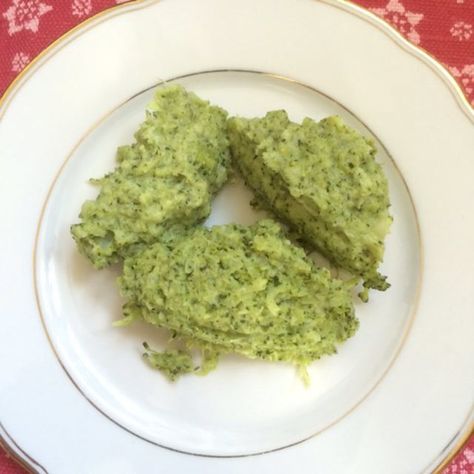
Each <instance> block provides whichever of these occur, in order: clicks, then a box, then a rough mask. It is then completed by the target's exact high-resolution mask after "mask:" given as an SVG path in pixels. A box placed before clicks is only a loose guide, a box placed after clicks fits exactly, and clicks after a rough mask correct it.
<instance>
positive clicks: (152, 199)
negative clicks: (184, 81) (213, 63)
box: [71, 85, 230, 268]
mask: <svg viewBox="0 0 474 474" xmlns="http://www.w3.org/2000/svg"><path fill="white" fill-rule="evenodd" d="M226 116H227V113H226V112H225V111H224V110H222V109H220V108H218V107H214V106H211V105H209V103H208V102H206V101H203V100H201V99H199V98H198V97H197V96H196V95H194V94H193V93H190V92H187V91H186V90H185V89H183V88H182V87H180V86H176V85H175V86H169V87H165V88H161V89H158V91H157V92H156V95H155V97H154V100H153V101H152V102H151V104H150V105H149V106H148V110H147V112H146V119H145V121H144V122H143V123H142V124H141V125H140V127H139V129H138V131H137V132H136V133H135V143H133V144H132V145H126V146H122V147H120V148H119V149H118V151H117V167H116V168H115V170H114V171H112V172H111V173H109V174H107V175H106V176H104V177H103V178H101V179H97V180H93V181H92V182H93V183H94V184H97V185H98V186H99V187H100V193H99V195H98V197H97V199H96V200H95V201H86V202H85V203H84V205H83V206H82V210H81V213H80V218H81V222H80V223H79V224H76V225H73V226H72V227H71V232H72V235H73V238H74V239H75V241H76V243H77V247H78V248H79V251H80V252H81V253H82V254H84V255H85V256H87V257H88V258H89V260H90V261H91V262H92V264H93V265H94V266H95V267H96V268H103V267H105V266H107V265H110V264H111V263H114V262H117V261H119V260H120V259H122V258H124V257H126V256H127V255H130V254H131V253H133V252H135V251H137V250H139V249H140V248H143V247H144V246H146V245H148V244H150V243H152V242H155V241H156V240H157V239H158V238H160V236H161V235H162V234H163V232H168V231H170V230H173V231H176V232H178V231H179V230H180V229H182V228H186V227H189V226H191V225H194V224H196V223H199V222H200V221H203V220H204V219H205V218H206V217H207V216H208V215H209V213H210V209H211V208H210V203H211V199H212V197H213V195H214V194H215V193H216V191H217V190H218V189H219V188H220V187H221V186H222V185H223V184H224V183H225V181H226V179H227V170H228V167H229V161H230V154H229V149H228V140H227V137H226Z"/></svg>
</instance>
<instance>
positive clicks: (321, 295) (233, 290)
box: [119, 220, 358, 378]
mask: <svg viewBox="0 0 474 474" xmlns="http://www.w3.org/2000/svg"><path fill="white" fill-rule="evenodd" d="M354 284H355V282H354V281H350V282H344V281H341V280H338V279H335V278H332V277H331V275H330V273H329V271H328V270H327V269H323V268H317V267H316V266H315V265H314V263H313V262H312V261H311V260H310V259H309V258H308V257H307V256H306V254H305V253H304V251H303V250H302V249H300V248H298V247H296V246H294V245H293V244H292V243H291V242H290V241H289V240H287V239H286V238H285V237H284V235H283V233H282V230H281V227H280V226H279V225H278V224H277V223H276V222H274V221H272V220H264V221H260V222H259V223H257V224H255V225H253V226H242V225H233V224H231V225H223V226H217V227H213V228H211V229H206V228H195V229H193V230H189V231H188V232H187V234H186V235H183V234H180V235H177V236H176V237H175V238H174V239H172V238H170V239H169V240H168V241H166V242H157V243H155V244H153V245H151V246H150V247H148V248H146V249H145V250H143V251H142V252H140V253H137V254H136V255H133V256H130V257H127V258H126V259H125V261H124V269H123V275H122V276H121V277H120V278H119V286H120V288H121V293H122V295H123V296H124V297H125V299H126V300H127V302H126V304H125V305H124V310H123V313H124V322H126V323H129V322H131V321H133V320H137V319H143V320H145V321H147V322H149V323H151V324H153V325H154V326H157V327H161V328H166V329H168V330H170V331H172V333H173V334H174V335H175V336H176V338H177V339H179V340H181V341H182V342H184V344H185V345H186V346H187V347H188V348H189V347H194V348H197V349H200V350H201V351H202V352H203V367H202V369H203V370H204V371H207V370H210V369H211V368H212V366H213V365H215V363H216V362H217V354H222V353H228V352H237V353H239V354H242V355H244V356H247V357H249V358H260V359H265V360H270V361H276V360H279V361H288V362H291V363H293V364H295V365H297V366H298V367H300V368H303V370H304V367H306V366H307V365H308V364H309V363H310V362H312V361H314V360H315V359H318V358H320V357H321V356H322V355H324V354H332V353H334V352H335V351H336V345H337V343H340V342H342V341H344V340H346V339H347V338H349V337H350V336H352V335H353V334H354V332H355V331H356V329H357V327H358V321H357V319H356V318H355V315H354V308H353V303H352V296H351V290H352V288H353V286H354ZM147 357H148V359H149V361H150V363H151V364H152V365H153V366H155V367H157V368H159V369H160V370H162V371H164V372H165V373H166V374H167V375H168V376H169V377H171V378H174V377H176V376H177V375H179V374H180V373H186V372H189V371H191V370H193V369H192V364H191V359H190V358H189V356H186V355H185V354H184V353H182V352H173V353H165V354H163V353H161V354H160V353H156V352H154V351H151V353H150V352H149V355H148V356H147Z"/></svg>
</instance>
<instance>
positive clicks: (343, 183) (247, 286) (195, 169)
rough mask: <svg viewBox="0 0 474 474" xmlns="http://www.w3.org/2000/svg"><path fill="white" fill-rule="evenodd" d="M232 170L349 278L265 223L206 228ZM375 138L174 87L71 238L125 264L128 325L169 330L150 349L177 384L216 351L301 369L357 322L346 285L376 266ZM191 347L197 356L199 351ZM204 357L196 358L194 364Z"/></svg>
mask: <svg viewBox="0 0 474 474" xmlns="http://www.w3.org/2000/svg"><path fill="white" fill-rule="evenodd" d="M231 152H232V155H233V160H234V163H235V165H236V167H237V168H238V169H239V170H240V172H241V173H242V175H243V177H244V179H245V180H246V182H247V184H248V185H249V186H250V187H251V188H253V189H254V191H255V193H256V196H257V198H258V200H259V201H260V202H262V203H263V204H264V206H265V207H266V208H267V209H269V210H271V211H272V212H273V214H274V215H275V216H276V217H278V218H280V219H282V220H283V221H284V222H286V223H287V224H289V226H290V227H292V228H293V232H295V231H296V235H297V236H298V239H300V238H303V239H304V240H306V241H307V242H308V243H310V244H311V246H313V247H315V248H316V249H318V250H320V251H321V252H322V253H323V254H324V255H326V256H327V257H328V258H329V259H331V260H332V262H333V263H334V264H336V265H337V266H339V267H341V268H344V269H347V270H349V271H350V272H351V273H352V274H353V275H354V276H355V278H353V279H351V280H350V281H342V280H340V279H337V278H334V277H332V276H331V274H330V273H329V271H328V270H327V269H324V268H319V267H317V266H316V265H315V264H314V262H313V261H312V260H311V259H310V258H309V257H308V256H307V255H306V253H305V251H304V250H303V248H301V247H298V246H296V245H295V244H294V243H292V242H291V241H290V240H288V238H287V236H285V235H284V233H283V231H282V227H281V226H280V224H278V223H277V222H275V221H274V220H271V219H266V220H262V221H260V222H258V223H257V224H254V225H252V226H243V225H238V224H229V225H223V226H216V227H213V228H211V229H207V228H204V227H202V226H200V223H202V221H203V220H204V219H205V218H206V217H207V216H208V215H209V213H210V209H211V201H212V198H213V197H214V195H215V194H216V192H217V191H218V190H219V189H220V188H221V187H222V185H223V184H224V183H225V182H226V180H227V177H228V175H229V173H230V166H231ZM375 153H376V149H375V146H374V144H373V142H372V141H371V140H369V139H367V138H365V137H363V136H362V135H360V134H359V133H357V132H356V131H354V130H352V129H350V128H348V127H347V126H346V125H344V123H343V122H342V120H341V119H340V118H338V117H329V118H327V119H324V120H321V121H320V122H314V121H313V120H311V119H305V120H304V121H303V123H302V124H296V123H292V122H290V120H289V119H288V116H287V114H286V112H284V111H276V112H269V113H268V114H267V115H266V116H265V117H264V118H262V119H243V118H232V119H229V120H228V121H227V113H226V112H225V111H224V110H222V109H220V108H219V107H215V106H211V105H210V104H209V103H208V102H206V101H203V100H201V99H199V98H198V97H197V96H196V95H194V94H192V93H190V92H187V91H186V90H184V89H183V88H182V87H180V86H170V87H164V88H160V89H158V90H157V92H156V94H155V97H154V99H153V101H152V103H151V104H150V105H149V106H148V109H147V112H146V119H145V121H144V122H143V123H142V124H141V125H140V127H139V129H138V131H137V132H136V134H135V142H134V143H133V144H131V145H127V146H123V147H120V148H119V149H118V152H117V166H116V168H115V169H114V170H113V171H112V172H111V173H109V174H107V175H106V176H104V177H103V178H101V179H98V180H93V182H94V183H95V184H97V185H98V186H99V188H100V189H99V194H98V197H97V199H95V200H94V201H87V202H85V203H84V205H83V206H82V210H81V213H80V219H81V220H80V223H78V224H75V225H73V226H72V228H71V232H72V235H73V238H74V240H75V241H76V243H77V247H78V249H79V251H80V252H81V253H83V254H84V255H85V256H86V257H88V258H89V260H90V261H91V262H92V264H93V265H94V266H95V267H96V268H103V267H105V266H107V265H110V264H112V263H114V262H118V261H123V273H122V276H121V277H120V278H119V279H118V283H119V287H120V292H121V294H122V296H123V297H124V298H125V301H126V302H125V304H124V307H123V318H122V319H121V320H120V321H118V322H117V323H116V325H117V326H125V325H127V324H129V323H131V322H133V321H136V320H143V321H146V322H148V323H150V324H151V325H153V326H155V327H158V328H164V329H166V330H168V331H169V333H170V342H169V346H168V348H167V350H164V351H156V350H154V349H153V348H150V347H149V346H148V345H147V344H146V343H145V344H144V347H145V352H144V357H145V358H146V360H147V361H148V362H149V364H150V365H151V366H153V367H156V368H158V369H159V370H161V371H162V372H163V374H164V375H166V376H167V377H168V378H169V379H170V380H175V379H176V378H177V377H179V376H180V375H182V374H185V373H190V372H192V373H197V374H206V373H207V372H209V371H210V370H212V369H214V368H215V367H216V365H217V363H218V359H219V356H220V355H221V354H226V353H230V352H235V353H238V354H241V355H244V356H246V357H249V358H252V359H255V358H258V359H264V360H269V361H286V362H290V363H292V364H294V365H295V366H297V367H298V368H299V371H300V374H301V375H302V377H303V378H304V379H305V380H306V381H307V380H308V378H307V374H306V366H307V365H308V364H310V363H311V362H312V361H314V360H316V359H318V358H320V357H321V356H323V355H326V354H332V353H334V352H336V348H337V345H338V344H339V343H341V342H343V341H345V340H346V339H348V338H349V337H351V336H352V335H353V334H354V333H355V331H356V330H357V328H358V320H357V319H356V317H355V314H354V307H353V301H352V293H353V289H354V287H355V285H357V283H358V281H360V277H362V279H363V280H364V286H365V287H366V289H365V290H364V293H363V294H362V296H361V297H362V298H363V299H366V297H367V288H377V289H381V290H384V289H386V288H387V287H388V283H386V281H385V277H384V276H382V275H380V274H379V273H378V271H377V268H378V265H379V264H380V262H381V261H382V258H383V253H384V238H385V236H386V234H387V232H388V230H389V227H390V223H391V221H392V218H391V217H390V215H389V212H388V208H389V198H388V186H387V180H386V178H385V176H384V174H383V171H382V168H381V167H380V165H379V164H378V163H377V162H376V161H375ZM195 352H198V353H200V357H198V358H196V354H195ZM197 359H198V360H199V361H198V360H197Z"/></svg>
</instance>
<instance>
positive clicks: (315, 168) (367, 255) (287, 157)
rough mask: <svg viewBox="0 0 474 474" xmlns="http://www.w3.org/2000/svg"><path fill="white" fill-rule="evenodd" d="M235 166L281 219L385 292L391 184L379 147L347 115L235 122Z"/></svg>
mask: <svg viewBox="0 0 474 474" xmlns="http://www.w3.org/2000/svg"><path fill="white" fill-rule="evenodd" d="M228 133H229V140H230V144H231V152H232V155H233V158H234V162H235V164H236V166H237V167H238V169H239V170H240V171H241V173H242V175H243V177H244V179H245V180H246V182H247V184H248V185H249V186H250V187H252V188H253V189H254V191H255V192H256V194H257V196H258V197H259V198H260V199H261V200H262V201H263V202H264V203H265V204H266V205H267V206H268V207H269V208H270V209H271V210H272V211H273V212H274V213H275V214H276V215H277V216H279V217H280V218H282V219H283V220H285V221H286V222H287V223H289V224H290V225H292V226H293V227H294V228H295V229H296V231H297V232H298V233H299V234H300V235H301V236H302V237H303V238H304V239H305V240H306V241H308V242H309V243H310V244H312V245H313V246H314V247H315V248H316V249H317V250H319V251H320V252H321V253H323V254H324V255H325V256H326V257H327V258H329V259H330V260H331V261H332V262H333V263H334V264H336V265H337V266H339V267H341V268H344V269H346V270H349V271H350V272H352V273H353V274H355V275H359V276H361V277H362V278H363V279H364V286H366V287H369V288H376V289H379V290H385V289H386V288H387V287H388V286H389V285H388V283H386V281H385V278H386V277H384V276H382V275H380V274H379V273H378V272H377V267H378V265H379V263H380V262H381V261H382V258H383V253H384V238H385V236H386V234H387V232H388V230H389V228H390V224H391V222H392V218H391V216H390V215H389V213H388V207H389V205H390V203H389V197H388V185H387V180H386V178H385V176H384V173H383V170H382V168H381V166H380V165H379V164H378V163H377V162H376V161H375V154H376V148H375V146H374V143H373V142H372V141H371V140H370V139H367V138H365V137H363V136H362V135H360V134H359V133H357V132H356V131H355V130H352V129H350V128H349V127H347V126H346V125H344V123H343V122H342V120H341V119H340V118H339V117H328V118H326V119H323V120H321V121H320V122H315V121H313V120H311V119H309V118H306V119H304V120H303V123H302V124H301V125H299V124H296V123H292V122H290V120H289V119H288V116H287V114H286V112H284V111H275V112H269V113H268V114H267V115H266V116H265V117H264V118H262V119H243V118H231V119H229V121H228Z"/></svg>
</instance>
